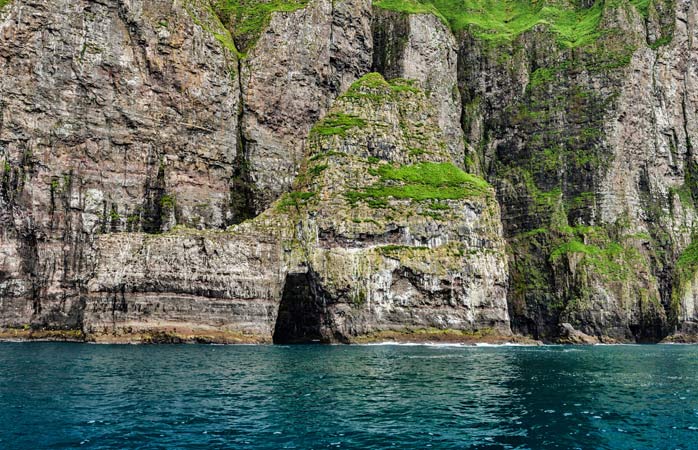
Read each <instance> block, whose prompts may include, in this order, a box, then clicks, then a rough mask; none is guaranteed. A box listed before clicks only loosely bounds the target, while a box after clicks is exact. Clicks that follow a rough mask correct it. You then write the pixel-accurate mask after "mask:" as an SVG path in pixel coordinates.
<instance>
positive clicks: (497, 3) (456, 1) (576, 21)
mask: <svg viewBox="0 0 698 450" xmlns="http://www.w3.org/2000/svg"><path fill="white" fill-rule="evenodd" d="M650 1H651V0H612V1H602V0H597V1H596V2H595V3H594V4H593V6H591V7H589V8H583V7H580V6H576V2H565V1H544V0H375V1H374V2H373V4H374V5H375V6H377V7H379V8H383V9H388V10H393V11H400V12H405V13H410V14H417V13H432V14H435V15H437V16H438V17H440V18H441V19H442V20H444V22H446V23H448V24H449V26H450V27H451V29H452V30H454V31H459V30H463V29H470V30H471V31H472V33H473V34H474V35H475V36H476V37H478V38H480V39H483V40H487V41H491V42H493V43H502V42H508V41H511V40H512V39H514V38H516V37H517V36H519V35H520V34H521V33H524V32H526V31H528V30H530V29H532V28H533V27H535V26H538V25H543V26H547V27H549V29H550V30H551V31H552V32H553V33H555V34H556V35H557V37H558V42H559V43H560V44H561V45H563V46H565V47H578V46H582V45H585V44H588V43H590V42H593V41H594V40H596V39H598V38H599V37H600V32H601V31H600V24H601V18H602V14H603V10H604V8H605V7H608V6H615V7H617V6H623V4H626V5H633V6H634V7H636V8H638V10H639V11H640V12H641V13H642V14H643V15H646V14H647V9H648V6H649V2H650Z"/></svg>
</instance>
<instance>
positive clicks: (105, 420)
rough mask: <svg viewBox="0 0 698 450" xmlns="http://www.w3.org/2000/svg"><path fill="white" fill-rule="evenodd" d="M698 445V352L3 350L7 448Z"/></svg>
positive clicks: (0, 370) (3, 443)
mask: <svg viewBox="0 0 698 450" xmlns="http://www.w3.org/2000/svg"><path fill="white" fill-rule="evenodd" d="M76 447H80V448H167V449H173V448H236V449H237V448H240V449H244V448H255V449H279V448H355V449H372V448H375V449H379V448H400V449H417V448H419V449H421V448H428V447H431V448H441V449H446V448H449V449H450V448H533V449H538V448H585V449H586V448H590V449H591V448H593V449H596V448H613V449H625V448H628V449H630V448H698V347H694V346H667V345H660V346H618V347H615V346H614V347H604V346H597V347H541V348H534V347H497V348H482V347H479V348H473V347H425V346H365V347H346V346H298V347H272V346H230V347H225V346H106V345H104V346H103V345H81V344H57V343H4V344H0V448H27V449H35V448H76Z"/></svg>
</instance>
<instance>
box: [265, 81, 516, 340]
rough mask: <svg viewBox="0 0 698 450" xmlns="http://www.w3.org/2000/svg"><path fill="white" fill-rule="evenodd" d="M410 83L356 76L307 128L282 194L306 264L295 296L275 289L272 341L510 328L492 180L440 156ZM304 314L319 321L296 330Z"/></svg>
mask: <svg viewBox="0 0 698 450" xmlns="http://www.w3.org/2000/svg"><path fill="white" fill-rule="evenodd" d="M415 84H416V83H412V82H408V81H403V80H395V81H393V82H391V83H388V82H386V81H384V80H383V78H382V77H381V76H380V75H378V74H369V75H366V76H365V77H363V78H361V79H360V80H359V81H357V82H356V83H355V84H354V85H353V86H352V87H351V88H350V89H349V91H348V92H347V93H346V94H344V95H342V96H341V97H340V98H339V100H338V101H337V102H336V104H335V106H334V107H333V108H332V109H330V111H329V114H328V115H327V117H326V118H325V119H324V120H323V121H321V122H319V123H318V124H317V125H316V126H315V127H314V128H313V130H312V131H311V134H310V139H311V144H310V151H309V157H310V158H309V160H308V163H307V166H306V167H305V170H304V172H303V173H302V174H301V177H299V185H298V186H297V187H298V189H301V190H300V191H296V192H294V193H292V194H290V196H288V197H286V198H283V199H282V200H281V202H282V204H283V205H287V204H288V206H286V207H289V208H290V207H293V208H296V209H297V211H298V214H299V215H300V222H299V228H298V229H299V231H298V235H297V238H296V239H297V242H298V245H299V246H300V249H299V250H300V252H301V254H302V255H303V258H302V259H301V267H302V269H303V271H305V274H304V275H303V276H297V278H296V279H295V281H294V285H293V286H292V287H293V288H294V289H302V290H301V292H303V297H304V299H303V301H301V302H299V301H298V299H297V298H295V297H289V298H286V297H285V298H284V300H282V305H281V310H280V311H281V312H283V313H284V314H286V317H285V318H284V317H282V319H285V320H286V321H287V323H288V324H289V325H290V326H288V327H286V329H287V330H288V329H289V328H290V329H291V331H292V332H289V333H287V335H285V336H276V337H275V339H277V340H278V341H282V342H285V341H299V340H300V341H302V340H306V339H307V336H308V335H310V336H312V337H315V338H319V339H320V340H323V341H334V340H339V341H343V342H350V341H352V340H353V339H354V338H355V337H361V336H366V335H371V334H377V335H380V334H381V333H385V332H393V333H395V332H397V333H403V332H408V330H411V329H439V330H447V331H457V332H458V333H461V334H462V333H490V334H494V335H500V336H501V335H508V334H509V333H510V331H509V317H508V313H507V306H506V253H505V250H504V240H503V239H502V230H501V225H500V223H501V222H500V219H499V207H498V205H497V202H496V200H495V197H494V191H493V189H492V188H491V187H490V186H489V185H488V184H487V182H485V181H484V180H482V179H480V178H478V177H476V176H473V175H469V174H466V173H465V172H463V171H461V170H460V169H458V168H457V167H456V166H454V165H453V164H452V163H451V162H450V161H451V159H450V157H451V155H450V153H449V151H448V150H449V149H448V147H447V145H446V138H447V134H446V133H444V131H443V130H442V129H441V128H440V127H439V119H440V117H439V111H438V110H435V109H434V108H432V107H430V106H431V105H430V104H431V101H430V99H429V97H428V96H427V95H425V94H424V92H423V91H422V90H420V89H418V88H416V87H415ZM299 198H301V199H305V200H303V201H300V200H298V199H299ZM293 199H295V201H294V200H293ZM297 272H301V270H298V271H297ZM287 283H288V282H287ZM287 288H288V286H287ZM281 312H280V314H281ZM302 317H317V318H318V320H317V323H315V324H314V326H313V327H311V326H310V325H309V324H306V326H304V327H298V328H295V329H294V327H293V324H294V323H298V322H299V319H300V318H302Z"/></svg>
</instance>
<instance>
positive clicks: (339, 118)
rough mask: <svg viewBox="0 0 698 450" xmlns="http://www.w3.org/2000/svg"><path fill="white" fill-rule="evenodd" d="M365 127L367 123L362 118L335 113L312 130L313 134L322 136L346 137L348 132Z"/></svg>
mask: <svg viewBox="0 0 698 450" xmlns="http://www.w3.org/2000/svg"><path fill="white" fill-rule="evenodd" d="M364 126H366V121H364V120H363V119H361V118H360V117H356V116H352V115H349V114H341V113H333V114H329V115H328V116H327V117H325V118H324V119H322V120H321V121H320V122H318V123H317V124H316V125H315V126H314V127H313V129H312V130H311V134H319V135H321V136H334V135H340V136H344V135H345V134H346V132H347V131H348V130H350V129H352V128H356V127H364Z"/></svg>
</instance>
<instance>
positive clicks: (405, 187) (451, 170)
mask: <svg viewBox="0 0 698 450" xmlns="http://www.w3.org/2000/svg"><path fill="white" fill-rule="evenodd" d="M374 174H375V175H377V176H379V177H380V181H379V182H378V183H376V184H374V185H373V186H370V187H368V188H366V189H364V190H362V191H351V192H348V193H347V194H346V197H347V199H348V200H349V201H350V202H351V203H355V202H356V201H359V200H366V201H368V202H369V204H370V205H373V206H385V205H386V204H387V203H386V200H387V199H388V198H395V199H403V200H404V199H410V200H416V201H424V200H459V199H464V198H469V197H481V196H486V195H488V194H489V193H490V185H489V184H488V183H487V182H486V181H485V180H483V179H482V178H480V177H477V176H475V175H471V174H468V173H465V172H463V171H462V170H461V169H459V168H458V167H456V166H454V165H453V164H450V163H431V162H424V163H419V164H414V165H405V166H400V167H395V166H392V165H390V164H384V165H382V166H380V167H379V168H378V169H377V170H376V171H375V172H374Z"/></svg>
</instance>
